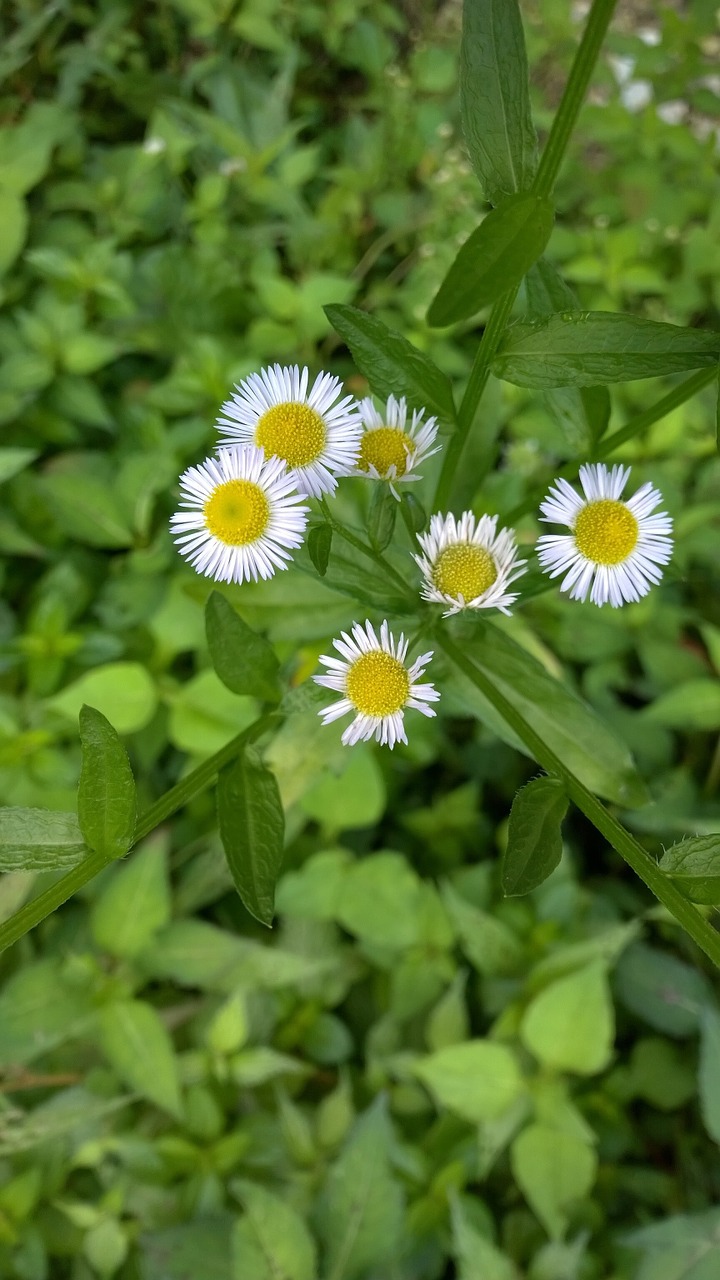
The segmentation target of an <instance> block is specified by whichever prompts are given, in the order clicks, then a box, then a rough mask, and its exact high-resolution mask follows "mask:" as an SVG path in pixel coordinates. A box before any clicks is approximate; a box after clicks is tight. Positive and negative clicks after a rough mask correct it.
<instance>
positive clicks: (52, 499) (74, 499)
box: [40, 454, 133, 550]
mask: <svg viewBox="0 0 720 1280" xmlns="http://www.w3.org/2000/svg"><path fill="white" fill-rule="evenodd" d="M40 483H41V487H42V490H43V493H44V495H45V496H46V497H47V500H48V502H49V504H50V507H51V508H52V511H53V513H54V515H55V517H56V519H57V520H58V522H59V523H60V524H61V525H62V528H63V531H64V532H65V533H66V534H67V536H68V537H69V538H74V539H76V540H77V541H78V542H82V543H84V544H86V545H87V546H89V547H103V548H108V549H110V550H112V549H114V548H120V547H129V546H132V542H133V533H132V530H131V529H130V527H129V525H128V522H127V518H126V513H125V511H124V510H123V508H122V506H121V503H120V501H119V499H118V498H117V497H116V495H115V493H114V491H113V488H112V485H111V483H110V481H109V479H108V480H107V481H105V480H104V479H103V478H102V477H101V476H100V475H97V474H94V472H93V471H92V470H91V469H90V468H89V466H88V465H87V464H86V462H85V460H84V459H83V458H82V457H77V458H76V457H74V456H73V455H72V454H65V455H64V457H62V458H60V459H59V461H58V462H57V464H53V467H52V468H51V469H49V470H48V471H46V472H45V474H44V475H43V476H42V478H41V481H40Z"/></svg>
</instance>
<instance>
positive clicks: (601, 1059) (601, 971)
mask: <svg viewBox="0 0 720 1280" xmlns="http://www.w3.org/2000/svg"><path fill="white" fill-rule="evenodd" d="M614 1031H615V1023H614V1018H613V1006H612V1000H611V998H610V992H609V990H608V985H607V978H606V976H605V966H604V965H603V964H590V965H587V966H586V968H584V969H579V970H578V971H577V973H570V974H568V976H567V977H565V978H559V979H558V980H557V982H551V983H550V985H549V986H548V987H545V989H544V990H543V991H541V992H540V994H539V995H537V996H535V999H534V1000H532V1001H531V1003H530V1004H529V1005H528V1007H527V1009H526V1011H525V1015H524V1017H523V1020H522V1023H521V1026H520V1035H521V1037H522V1040H523V1043H524V1044H525V1045H526V1046H527V1048H528V1049H530V1051H531V1052H532V1053H534V1054H535V1057H536V1058H538V1059H539V1060H540V1062H542V1063H543V1064H544V1065H545V1066H548V1067H553V1068H554V1069H555V1070H557V1071H574V1072H576V1073H577V1074H578V1075H594V1074H595V1073H596V1072H598V1071H602V1069H603V1067H606V1066H607V1064H608V1061H609V1059H610V1055H611V1053H612V1047H613V1036H614Z"/></svg>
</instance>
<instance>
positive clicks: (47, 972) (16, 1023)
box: [0, 958, 92, 1127]
mask: <svg viewBox="0 0 720 1280" xmlns="http://www.w3.org/2000/svg"><path fill="white" fill-rule="evenodd" d="M91 1013H92V1003H91V996H90V993H89V992H88V991H87V990H86V989H83V988H79V987H77V986H73V985H71V984H70V983H69V982H65V981H63V977H62V975H61V973H60V971H59V964H58V961H57V959H56V958H53V959H52V960H38V961H35V962H34V963H33V962H32V961H31V962H30V963H26V964H25V965H24V966H23V968H21V969H19V970H18V972H17V973H15V974H13V976H12V977H11V978H9V979H8V980H7V981H6V982H5V983H4V986H3V991H2V995H0V1068H6V1067H14V1068H17V1067H18V1066H20V1065H22V1064H23V1063H26V1062H32V1061H33V1059H34V1058H39V1057H40V1056H41V1055H42V1054H45V1053H48V1052H49V1050H50V1049H53V1048H55V1046H56V1045H59V1044H62V1043H63V1041H65V1040H69V1039H70V1038H71V1037H72V1036H74V1035H76V1034H77V1033H78V1032H79V1031H81V1030H84V1029H85V1027H86V1025H87V1021H88V1018H89V1017H90V1016H91ZM0 1127H1V1126H0Z"/></svg>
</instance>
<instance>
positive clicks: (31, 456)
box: [0, 224, 38, 484]
mask: <svg viewBox="0 0 720 1280" xmlns="http://www.w3.org/2000/svg"><path fill="white" fill-rule="evenodd" d="M0 225H1V224H0ZM37 456H38V451H37V449H0V484H4V483H5V481H6V480H11V479H12V477H13V476H16V475H17V474H18V472H19V471H24V470H25V467H29V466H30V463H31V462H34V461H35V459H36V458H37Z"/></svg>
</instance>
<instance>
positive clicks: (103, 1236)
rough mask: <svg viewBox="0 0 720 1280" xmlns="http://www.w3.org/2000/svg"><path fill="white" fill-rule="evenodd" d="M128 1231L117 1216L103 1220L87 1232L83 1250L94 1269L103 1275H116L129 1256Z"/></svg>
mask: <svg viewBox="0 0 720 1280" xmlns="http://www.w3.org/2000/svg"><path fill="white" fill-rule="evenodd" d="M129 1248H130V1240H129V1237H128V1233H127V1232H125V1231H123V1229H122V1227H121V1225H120V1223H119V1222H118V1221H117V1219H116V1218H101V1220H100V1221H99V1222H97V1223H95V1225H94V1226H93V1227H91V1228H90V1230H89V1231H88V1232H87V1233H86V1235H85V1238H84V1240H83V1245H82V1251H83V1255H84V1256H85V1257H86V1258H87V1260H88V1262H89V1263H90V1266H91V1267H92V1268H93V1270H94V1271H95V1272H96V1273H97V1274H98V1275H101V1276H111V1275H114V1274H115V1272H116V1271H117V1270H118V1268H119V1267H120V1266H122V1263H123V1262H124V1261H125V1258H126V1257H127V1253H128V1249H129Z"/></svg>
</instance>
